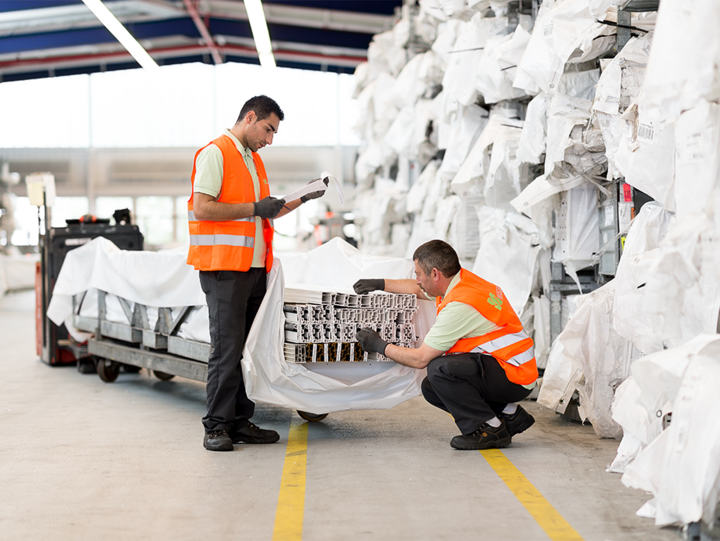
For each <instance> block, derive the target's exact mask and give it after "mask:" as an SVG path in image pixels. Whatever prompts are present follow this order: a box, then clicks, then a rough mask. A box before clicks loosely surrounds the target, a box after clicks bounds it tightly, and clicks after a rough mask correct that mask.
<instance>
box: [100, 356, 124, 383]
mask: <svg viewBox="0 0 720 541" xmlns="http://www.w3.org/2000/svg"><path fill="white" fill-rule="evenodd" d="M96 368H97V373H98V376H100V379H101V380H103V381H104V382H105V383H112V382H113V381H115V380H116V379H117V377H118V375H119V374H120V363H117V362H115V361H111V360H110V359H98V360H97V366H96Z"/></svg>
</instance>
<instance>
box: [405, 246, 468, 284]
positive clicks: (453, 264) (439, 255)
mask: <svg viewBox="0 0 720 541" xmlns="http://www.w3.org/2000/svg"><path fill="white" fill-rule="evenodd" d="M413 261H417V262H418V265H419V266H420V268H421V269H422V271H423V272H424V273H425V274H430V273H431V272H432V270H433V269H437V270H439V271H440V272H442V273H443V276H445V277H446V278H451V277H452V276H455V275H456V274H457V273H458V272H460V260H459V259H458V256H457V253H456V252H455V250H454V249H453V247H452V246H450V245H449V244H448V243H447V242H444V241H442V240H431V241H428V242H426V243H425V244H422V245H421V246H419V247H418V249H417V250H415V253H414V254H413Z"/></svg>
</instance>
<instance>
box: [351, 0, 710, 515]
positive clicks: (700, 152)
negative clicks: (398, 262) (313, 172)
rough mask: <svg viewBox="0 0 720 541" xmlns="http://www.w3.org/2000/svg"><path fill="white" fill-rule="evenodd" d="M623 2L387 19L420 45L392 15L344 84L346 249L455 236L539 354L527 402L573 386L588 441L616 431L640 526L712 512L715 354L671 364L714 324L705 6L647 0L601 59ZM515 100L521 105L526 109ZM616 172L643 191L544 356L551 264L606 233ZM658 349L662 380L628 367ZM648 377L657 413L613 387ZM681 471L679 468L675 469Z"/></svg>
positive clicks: (439, 6)
mask: <svg viewBox="0 0 720 541" xmlns="http://www.w3.org/2000/svg"><path fill="white" fill-rule="evenodd" d="M627 3H628V2H627V0H563V1H555V2H553V1H549V0H546V1H545V2H543V3H542V5H541V8H540V10H539V13H538V14H537V18H536V19H535V20H530V19H528V18H526V17H523V16H519V17H517V20H518V23H519V24H518V25H517V26H516V27H513V25H512V24H511V22H510V17H508V13H507V5H503V4H507V2H488V1H481V2H477V1H472V0H470V1H467V2H464V1H462V0H457V1H439V0H427V1H421V2H420V11H419V13H417V14H416V16H415V17H414V18H412V19H411V21H410V20H409V21H406V22H405V24H403V25H402V29H403V31H405V32H406V34H403V36H407V30H408V29H409V28H410V29H411V31H410V32H409V34H412V29H413V28H414V30H415V31H416V32H418V31H419V29H421V30H422V31H421V32H419V33H420V34H422V39H424V41H425V42H426V45H427V49H426V50H425V52H422V53H420V54H415V55H413V52H410V51H411V50H410V49H407V48H405V49H404V48H403V42H402V40H398V39H395V40H391V39H389V38H390V36H391V35H393V36H397V34H399V32H400V31H399V30H398V29H396V30H395V31H393V33H388V34H386V35H381V36H378V39H377V43H376V44H375V51H376V53H377V51H378V50H379V49H380V48H383V47H384V48H385V51H384V53H387V54H386V55H385V54H382V55H381V54H374V55H373V54H371V55H370V57H369V64H368V66H366V67H364V68H362V69H360V70H359V73H365V75H364V76H363V77H362V78H359V81H358V82H359V91H360V96H361V107H362V109H363V111H364V113H363V115H362V119H361V122H360V123H359V127H360V128H361V129H362V135H361V136H362V137H363V138H364V144H363V147H362V148H361V153H360V158H359V160H358V167H357V171H356V173H357V178H358V180H359V183H360V187H361V189H360V192H359V198H358V202H357V214H358V216H360V217H361V220H364V222H363V223H361V224H360V227H359V230H360V241H361V248H362V250H363V251H367V252H370V253H390V252H393V253H405V254H406V255H407V256H410V255H411V254H412V252H413V250H414V248H415V247H417V246H418V245H419V244H421V243H422V242H424V241H426V240H429V239H431V238H441V239H445V240H448V241H450V242H451V243H453V244H454V245H455V246H457V247H458V248H459V251H460V252H461V255H462V256H463V265H465V266H467V267H468V268H472V269H473V270H474V271H476V272H478V273H479V274H481V275H482V276H484V277H486V278H487V279H489V280H491V281H495V282H496V283H498V285H500V286H501V287H502V288H503V289H504V290H505V291H506V292H507V294H508V297H509V298H510V299H511V304H512V305H513V306H514V307H515V309H516V310H517V311H518V312H519V313H520V315H521V317H522V319H523V322H524V323H525V324H526V325H528V327H529V328H530V327H534V329H535V333H534V338H535V341H536V346H537V351H536V353H538V355H537V356H538V360H539V364H540V365H541V366H543V365H544V363H545V360H544V359H545V358H547V357H548V355H549V360H548V364H547V370H546V372H545V378H544V384H543V388H542V390H541V393H540V397H539V401H540V402H541V403H543V404H545V405H547V406H548V407H550V408H553V409H557V407H558V404H559V403H560V402H561V401H562V400H564V399H567V398H569V396H571V395H572V394H573V393H574V392H577V393H579V395H580V402H581V414H582V415H583V416H584V417H587V418H589V419H590V420H591V422H592V424H593V427H594V428H595V430H596V432H597V433H598V434H599V435H601V436H605V437H620V436H621V435H622V434H623V433H624V434H625V439H624V440H623V443H622V445H621V448H620V449H619V453H618V460H617V461H616V464H615V465H614V466H613V469H614V470H622V469H624V468H625V467H626V465H627V464H629V466H628V472H629V475H628V476H627V477H626V478H624V481H625V482H626V483H627V484H629V485H631V486H636V487H639V488H643V489H645V490H648V491H652V492H653V493H654V495H655V501H654V504H653V505H652V506H649V507H652V508H653V509H655V511H654V516H655V517H656V520H657V523H658V524H669V523H673V522H675V523H689V522H693V521H698V520H701V519H703V520H706V521H707V522H710V521H711V519H712V516H713V513H714V512H715V506H716V504H717V503H718V499H720V496H719V494H720V481H718V463H717V461H716V460H714V459H713V458H712V456H713V455H712V449H713V448H715V449H717V448H718V446H719V445H720V435H718V434H716V431H713V430H708V429H706V428H705V427H704V425H702V423H701V422H699V421H698V420H697V419H695V418H694V417H693V415H694V414H696V413H697V412H701V411H703V402H702V401H703V400H707V406H711V402H712V400H711V399H710V398H708V397H710V396H711V395H710V394H709V393H711V391H710V389H715V390H716V389H717V388H718V387H720V381H719V380H718V378H719V377H720V376H719V375H718V371H717V370H715V369H714V368H713V366H714V365H713V362H714V363H717V362H718V357H717V351H718V349H717V347H713V348H705V349H704V350H703V354H702V355H701V356H699V357H698V359H699V360H698V362H686V361H682V362H681V360H682V359H684V358H685V357H683V356H684V355H686V354H687V353H686V351H685V350H683V349H682V348H684V347H686V344H688V346H687V347H691V349H692V344H694V343H696V342H695V341H694V340H701V341H702V339H700V338H697V337H698V336H700V335H703V334H708V333H709V334H713V333H716V332H717V330H718V312H719V311H720V248H719V247H718V239H720V180H719V178H720V163H718V161H719V160H720V105H719V104H718V99H719V98H720V73H719V71H720V70H719V68H718V66H720V33H718V32H717V28H718V27H720V5H718V4H717V2H714V1H713V0H697V1H696V2H693V3H692V6H688V3H687V2H684V1H683V0H663V2H662V3H661V7H660V11H659V12H658V13H657V14H655V13H642V14H636V13H633V14H632V22H631V26H632V27H634V30H633V36H634V37H633V38H632V39H630V41H629V42H628V43H627V44H626V45H625V47H624V48H623V49H622V50H621V51H619V52H618V54H617V55H615V56H614V57H613V58H603V57H604V56H605V53H607V52H608V51H610V49H611V48H612V47H613V46H614V45H615V43H616V34H617V28H616V27H615V26H614V23H615V22H616V21H617V18H616V14H617V8H622V7H624V6H625V5H626V4H627ZM488 8H490V9H488ZM408 13H409V12H408V11H407V10H406V14H408ZM656 22H657V25H656V24H655V23H656ZM399 26H400V25H399ZM408 40H410V38H408ZM417 41H418V40H415V42H417ZM420 41H422V40H420ZM414 51H417V49H415V50H414ZM403 54H405V56H404V57H403V56H402V55H403ZM609 56H612V55H609ZM598 65H599V66H600V69H598ZM413 80H414V83H413V82H411V81H413ZM373 87H374V88H373ZM369 89H370V90H369ZM518 100H519V101H520V102H521V103H523V104H524V103H527V102H528V101H529V103H527V108H526V109H525V111H524V115H523V114H520V115H518V114H517V113H518V108H517V103H518ZM520 118H522V119H523V120H520ZM430 122H432V123H430ZM438 150H440V151H444V154H443V153H442V152H440V153H438V152H437V151H438ZM616 179H623V180H624V182H626V183H628V184H630V185H631V186H632V187H634V188H636V189H637V190H640V191H642V192H644V193H647V194H649V195H650V196H651V197H652V198H653V199H654V200H655V201H656V203H652V204H649V205H646V206H645V207H643V210H642V212H641V213H640V214H639V216H637V217H636V218H635V220H634V221H633V223H632V224H631V226H630V227H629V232H628V235H627V239H626V242H625V247H624V252H623V257H622V259H621V262H620V266H619V267H618V269H617V274H616V277H615V279H614V280H613V281H612V282H610V283H609V284H607V285H606V286H604V287H602V288H601V289H599V290H596V291H595V292H593V293H592V294H589V295H583V296H580V297H579V298H578V305H577V307H576V309H575V313H574V315H573V317H572V318H571V319H570V321H569V323H568V325H567V327H566V329H565V331H564V332H563V333H562V334H561V335H560V337H559V338H558V340H557V341H556V343H555V344H553V348H552V351H551V352H550V351H549V350H550V346H551V344H549V343H548V342H549V337H548V333H547V330H546V329H547V321H548V319H549V306H548V304H549V303H548V302H547V299H546V298H545V296H544V293H545V292H547V291H548V289H549V287H548V284H549V271H548V268H549V264H550V261H551V260H554V261H559V262H562V263H563V264H564V266H565V268H566V269H567V270H568V271H569V272H570V273H571V274H572V273H573V272H576V271H578V270H580V269H582V268H584V267H586V266H588V265H592V264H594V263H595V262H596V261H597V258H598V252H599V251H600V249H601V248H602V246H603V245H604V244H606V243H607V241H608V240H609V239H600V238H599V232H598V228H599V225H600V224H599V223H598V219H599V216H598V214H597V210H596V207H597V204H596V205H594V206H593V204H592V203H593V199H595V198H596V197H597V193H598V192H603V191H604V190H607V186H608V184H607V181H612V180H616ZM471 207H474V210H475V211H476V215H477V218H478V219H477V230H475V229H474V227H475V226H474V224H472V225H471V226H470V227H468V225H470V222H469V221H468V219H467V216H468V210H469V208H471ZM625 210H626V209H625V207H622V205H621V206H620V208H619V211H620V212H621V214H622V213H623V212H624V211H625ZM378 214H379V215H378ZM620 218H621V219H625V220H626V221H629V219H628V217H625V216H623V215H621V216H620ZM461 221H462V223H461ZM459 235H465V236H466V237H468V236H470V237H472V236H473V235H476V237H477V240H475V238H474V237H473V238H472V240H470V239H467V238H466V239H464V240H463V239H461V238H458V236H459ZM472 242H477V251H476V254H475V257H474V259H473V258H472V257H469V254H468V250H467V248H468V246H470V245H471V243H472ZM689 343H690V344H689ZM667 348H680V349H678V350H677V351H676V350H673V349H667ZM663 350H667V351H676V353H673V354H672V355H675V356H676V357H677V358H678V362H679V363H680V364H679V366H678V368H677V370H675V372H677V373H675V372H673V374H674V376H673V378H665V377H662V376H658V377H656V378H655V379H653V378H652V377H651V376H649V375H648V374H649V372H648V370H644V369H643V370H640V369H638V370H637V371H636V370H635V369H634V368H633V367H634V366H636V365H637V366H645V365H644V364H642V363H645V357H643V356H649V357H647V359H652V358H653V357H652V355H658V354H659V353H658V352H661V351H663ZM693 351H695V350H693ZM700 357H702V358H701V359H700ZM638 359H642V361H639V360H638ZM669 359H670V358H669V357H668V359H666V360H667V362H671V360H669ZM649 362H650V361H649ZM638 363H641V364H638ZM648 366H653V365H652V362H650V364H648ZM631 372H632V374H633V376H632V377H630V375H631ZM629 377H630V378H629ZM703 378H706V379H707V381H705V380H704V379H703ZM623 382H626V383H625V384H623ZM649 382H655V383H653V385H655V387H653V389H654V391H653V392H654V393H656V395H657V396H661V397H663V400H664V402H663V404H661V407H659V408H658V407H656V406H657V404H650V403H649V401H648V400H645V401H643V400H641V399H636V398H637V397H636V395H637V393H638V392H639V391H638V392H636V393H635V395H633V394H632V393H631V392H630V391H627V389H631V390H632V389H636V388H640V389H644V388H645V387H647V385H649V384H650V383H649ZM678 382H682V386H683V387H682V388H683V389H684V391H683V392H679V391H678V390H677V386H678ZM621 384H622V386H621ZM632 385H636V387H632ZM701 387H702V388H701ZM621 390H623V391H621ZM616 393H617V394H616ZM628 397H630V398H628ZM678 397H684V400H686V402H687V401H688V400H690V399H691V398H692V404H690V403H689V402H688V403H683V404H679V403H678V402H677V401H678V400H679V398H678ZM614 400H615V403H614V405H613V401H614ZM611 405H612V411H611ZM653 408H655V409H653ZM657 411H661V412H662V416H661V417H663V418H665V416H666V415H667V414H668V413H672V412H673V411H676V412H680V413H681V415H680V416H679V419H680V421H678V423H679V425H678V428H677V429H676V430H675V429H673V428H672V424H671V425H670V427H671V428H670V429H668V430H666V431H662V428H658V426H655V425H657V423H655V425H653V427H654V428H653V429H652V430H649V429H648V428H647V427H645V428H643V427H638V426H637V425H638V415H640V414H642V415H643V416H644V415H647V416H648V418H653V416H657ZM667 418H669V417H667ZM673 422H676V419H674V418H673ZM680 440H682V442H681V441H680ZM680 443H682V445H684V446H685V447H683V448H684V449H685V451H684V452H685V453H686V454H687V456H691V457H692V458H693V461H694V462H695V465H694V466H693V467H690V466H689V465H688V463H687V461H683V458H682V454H681V453H679V452H676V451H677V445H679V444H680ZM715 456H716V455H715ZM636 457H637V458H636ZM633 460H637V463H636V465H635V466H633ZM668 472H670V473H668ZM682 472H686V473H688V475H687V476H686V477H687V479H688V482H687V483H685V482H681V483H679V484H678V482H676V481H673V479H675V480H677V479H681V478H683V475H684V473H682ZM673 476H674V477H673ZM683 479H684V478H683ZM699 479H704V481H703V482H694V481H693V480H695V481H697V480H699ZM688 502H693V505H688ZM643 513H644V514H649V512H648V510H647V509H645V510H644V511H643Z"/></svg>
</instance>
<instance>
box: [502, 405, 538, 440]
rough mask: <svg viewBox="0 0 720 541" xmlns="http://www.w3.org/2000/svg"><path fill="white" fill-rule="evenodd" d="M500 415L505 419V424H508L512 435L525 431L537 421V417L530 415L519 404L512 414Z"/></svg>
mask: <svg viewBox="0 0 720 541" xmlns="http://www.w3.org/2000/svg"><path fill="white" fill-rule="evenodd" d="M498 417H499V418H500V419H502V420H503V421H505V425H506V426H507V430H508V432H509V433H510V436H514V435H515V434H520V432H525V431H526V430H527V429H528V428H530V427H531V426H532V425H533V423H535V417H533V416H532V415H530V414H529V413H528V412H527V411H525V410H524V409H523V408H522V406H520V405H518V407H517V409H516V410H515V413H513V414H512V415H506V414H503V413H501V414H500V415H498Z"/></svg>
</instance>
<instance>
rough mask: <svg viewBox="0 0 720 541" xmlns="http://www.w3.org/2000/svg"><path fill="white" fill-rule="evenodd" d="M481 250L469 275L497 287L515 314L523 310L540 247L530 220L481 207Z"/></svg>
mask: <svg viewBox="0 0 720 541" xmlns="http://www.w3.org/2000/svg"><path fill="white" fill-rule="evenodd" d="M478 215H479V217H480V250H479V251H478V254H477V257H476V258H475V264H474V265H473V268H472V272H474V273H475V274H477V275H478V276H480V277H481V278H483V279H485V280H487V281H489V282H491V283H493V284H495V285H497V286H499V287H500V288H501V289H502V290H503V292H504V293H505V296H506V297H507V299H508V301H509V302H510V305H511V306H512V307H513V308H514V309H515V311H516V312H517V313H521V312H522V310H523V309H524V308H525V304H526V303H527V300H528V298H529V297H530V291H531V289H532V283H533V277H534V273H533V271H534V269H535V260H536V259H537V255H538V252H539V250H540V246H539V243H538V240H537V228H536V227H535V224H533V223H532V221H531V220H529V219H528V218H526V217H524V216H522V215H521V214H516V213H514V212H506V211H504V210H502V209H498V208H493V207H488V206H483V207H480V210H479V212H478Z"/></svg>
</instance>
